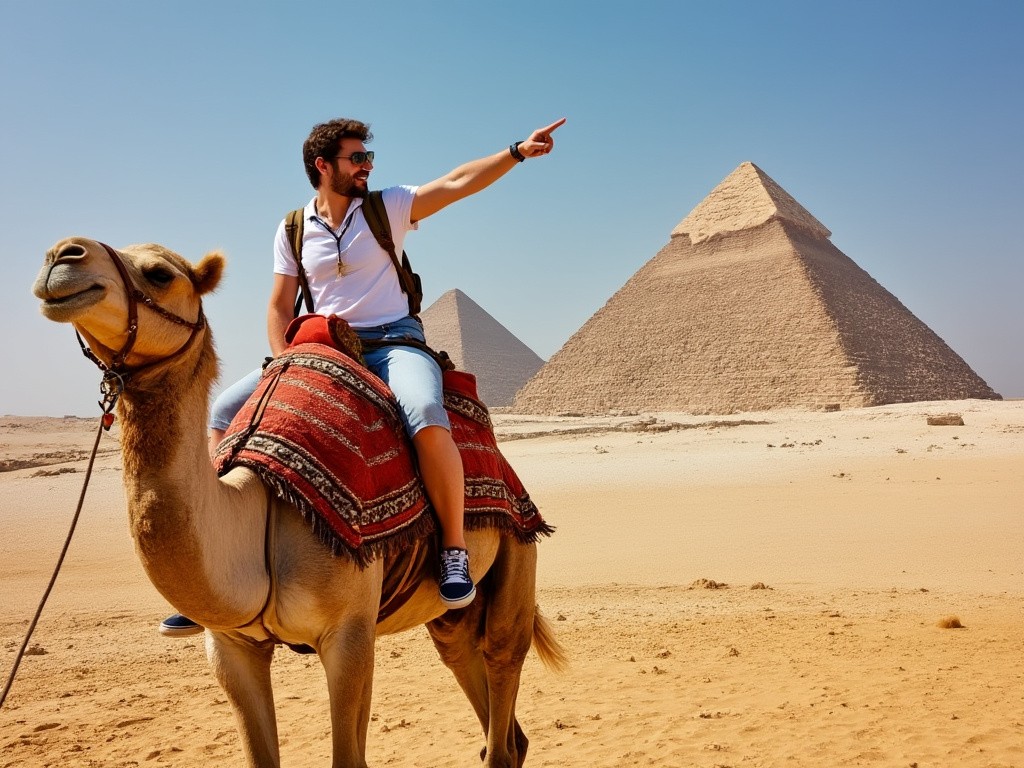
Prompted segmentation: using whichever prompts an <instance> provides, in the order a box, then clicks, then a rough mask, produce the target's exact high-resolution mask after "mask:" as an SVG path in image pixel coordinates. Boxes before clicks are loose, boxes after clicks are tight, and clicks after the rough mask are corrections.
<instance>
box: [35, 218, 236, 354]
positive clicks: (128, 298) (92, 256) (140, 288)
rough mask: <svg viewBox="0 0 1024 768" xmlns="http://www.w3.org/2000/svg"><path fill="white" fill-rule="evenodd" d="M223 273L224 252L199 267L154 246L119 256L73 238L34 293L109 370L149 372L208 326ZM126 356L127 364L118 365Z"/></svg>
mask: <svg viewBox="0 0 1024 768" xmlns="http://www.w3.org/2000/svg"><path fill="white" fill-rule="evenodd" d="M118 262H120V264H118ZM122 270H123V271H122ZM223 270H224V257H223V256H222V255H221V254H220V253H217V252H213V253H209V254H207V255H206V256H204V257H203V258H202V259H201V260H200V262H199V263H198V264H196V265H195V266H193V265H192V264H190V263H189V262H188V261H186V260H185V259H183V258H182V257H181V256H179V255H178V254H176V253H173V252H172V251H169V250H168V249H166V248H164V247H162V246H160V245H156V244H153V243H148V244H145V245H132V246H128V247H126V248H123V249H121V250H119V251H113V249H110V250H108V248H107V246H104V245H103V244H102V243H99V242H96V241H95V240H88V239H86V238H84V237H72V238H68V239H66V240H61V241H60V242H59V243H57V244H56V245H54V246H53V248H51V249H50V250H49V251H48V252H47V254H46V260H45V262H44V263H43V268H42V270H41V271H40V272H39V276H38V277H37V278H36V281H35V283H34V285H33V286H32V292H33V293H34V294H35V295H36V296H37V297H38V298H39V299H40V300H41V301H42V305H41V307H40V309H41V311H42V313H43V315H44V316H45V317H47V318H48V319H50V320H53V321H54V322H58V323H71V324H72V325H73V326H74V327H75V329H76V330H77V331H78V332H79V333H80V334H81V335H82V337H83V338H84V339H85V340H86V343H87V344H88V345H89V347H90V348H91V349H92V350H93V353H94V354H95V355H96V357H97V358H98V359H99V360H101V361H102V362H103V363H104V364H105V365H108V366H109V365H111V363H112V361H113V362H115V363H123V364H124V365H125V366H127V367H143V366H145V365H147V364H151V363H153V362H156V361H159V360H162V359H166V358H169V357H172V356H173V355H175V354H177V353H178V352H179V351H181V350H182V349H183V348H184V347H185V346H186V345H188V344H189V343H190V342H191V340H192V338H193V337H194V336H195V334H196V332H197V330H199V329H201V328H202V327H203V325H204V321H203V314H202V301H201V297H202V296H203V294H206V293H209V292H210V291H212V290H213V289H214V288H216V287H217V284H218V282H219V281H220V278H221V274H222V272H223ZM133 311H134V312H135V313H136V314H137V331H136V333H135V334H134V337H133V335H132V334H131V332H130V329H129V317H130V315H131V313H132V312H133ZM123 350H128V351H127V352H126V354H125V358H124V359H123V360H117V357H118V354H119V352H120V351H123Z"/></svg>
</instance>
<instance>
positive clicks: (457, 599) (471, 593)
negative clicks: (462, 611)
mask: <svg viewBox="0 0 1024 768" xmlns="http://www.w3.org/2000/svg"><path fill="white" fill-rule="evenodd" d="M438 588H439V591H440V592H441V602H442V603H444V606H445V608H448V609H452V608H465V607H466V606H467V605H469V604H470V603H472V602H473V598H474V597H476V587H474V586H473V580H472V579H470V578H469V552H467V551H466V550H464V549H460V548H459V547H448V548H446V549H442V550H441V583H440V585H439V587H438Z"/></svg>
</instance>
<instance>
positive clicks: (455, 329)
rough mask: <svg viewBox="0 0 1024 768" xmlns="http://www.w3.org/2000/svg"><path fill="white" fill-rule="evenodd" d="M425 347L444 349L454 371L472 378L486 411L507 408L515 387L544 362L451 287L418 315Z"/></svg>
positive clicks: (466, 297)
mask: <svg viewBox="0 0 1024 768" xmlns="http://www.w3.org/2000/svg"><path fill="white" fill-rule="evenodd" d="M420 318H421V319H422V320H423V328H424V331H425V333H426V337H427V343H428V344H429V345H430V346H431V347H433V348H434V349H437V350H444V351H445V352H447V353H448V355H449V356H450V357H451V359H452V362H453V363H455V367H456V368H458V369H459V370H460V371H467V372H468V373H472V374H473V375H474V376H476V382H477V393H478V394H479V395H480V399H481V400H483V401H484V403H485V404H486V405H488V406H490V407H499V406H506V405H511V404H512V400H513V398H514V397H515V394H516V392H517V391H519V388H520V387H522V386H523V384H525V383H526V382H527V381H529V380H530V378H531V377H532V376H533V375H534V374H535V373H536V372H537V371H539V370H540V368H541V366H542V365H544V361H543V360H542V359H541V358H540V357H539V356H538V355H537V354H536V353H535V352H534V351H533V350H532V349H530V348H529V347H528V346H526V345H525V344H523V342H521V341H520V340H519V339H517V338H516V337H515V336H514V335H513V334H512V332H511V331H509V330H508V329H507V328H506V327H505V326H503V325H502V324H501V323H499V322H498V321H497V320H495V319H494V318H493V317H491V316H490V315H489V314H488V313H487V312H486V311H484V309H483V308H482V307H481V306H480V305H479V304H477V303H476V302H475V301H473V300H472V299H471V298H469V296H467V295H466V294H465V293H463V292H462V291H460V290H459V289H458V288H454V289H452V290H450V291H448V292H447V293H445V294H444V295H442V296H441V297H440V298H439V299H438V300H437V301H435V302H434V303H433V304H431V305H430V306H429V307H427V308H426V309H425V310H424V311H423V313H422V314H421V315H420Z"/></svg>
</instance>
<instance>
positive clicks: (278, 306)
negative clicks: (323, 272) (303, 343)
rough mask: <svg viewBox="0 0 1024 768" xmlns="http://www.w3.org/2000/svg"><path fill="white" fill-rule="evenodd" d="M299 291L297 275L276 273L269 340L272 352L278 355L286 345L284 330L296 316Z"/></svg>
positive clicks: (269, 323)
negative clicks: (296, 297)
mask: <svg viewBox="0 0 1024 768" xmlns="http://www.w3.org/2000/svg"><path fill="white" fill-rule="evenodd" d="M298 291H299V278H298V277H296V276H295V275H281V274H277V273H275V274H274V284H273V286H271V288H270V303H269V305H268V306H267V340H268V341H269V342H270V352H271V354H273V355H274V357H277V356H278V355H280V354H281V353H282V352H283V351H284V348H285V346H287V345H286V344H285V341H284V332H285V330H287V328H288V324H289V323H291V321H292V319H293V318H294V316H295V296H296V294H297V293H298Z"/></svg>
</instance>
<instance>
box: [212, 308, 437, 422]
mask: <svg viewBox="0 0 1024 768" xmlns="http://www.w3.org/2000/svg"><path fill="white" fill-rule="evenodd" d="M354 330H355V332H356V335H358V336H359V338H361V339H374V340H378V339H385V340H387V339H413V340H414V341H421V342H422V341H424V340H425V339H424V336H423V324H422V323H420V321H419V320H416V319H415V318H413V317H404V318H402V319H401V320H396V321H395V322H393V323H387V324H386V325H376V326H373V327H371V328H355V329H354ZM363 357H364V358H365V359H366V367H367V368H369V369H370V370H371V371H372V372H373V373H374V374H375V375H377V376H378V377H380V378H381V379H383V380H384V383H385V384H387V385H388V386H389V387H390V388H391V391H392V392H394V393H395V398H396V399H397V400H398V406H399V410H400V413H401V416H402V423H403V424H404V425H405V431H406V433H407V434H408V435H409V437H412V436H413V435H415V434H416V433H417V432H419V431H420V430H421V429H423V428H424V427H444V428H445V429H447V430H448V431H451V424H449V422H448V412H447V411H445V409H444V398H443V394H442V390H441V368H440V366H439V365H438V364H437V361H435V360H434V358H432V357H431V356H430V355H428V354H427V353H426V352H423V351H422V350H419V349H416V348H414V347H400V346H399V347H380V348H379V349H374V350H370V351H366V352H364V353H363ZM262 374H263V370H262V369H257V370H255V371H253V372H252V373H250V374H248V375H247V376H245V378H243V379H241V380H239V381H237V382H235V383H234V384H232V385H231V386H230V387H228V388H227V389H225V390H224V391H223V392H221V393H220V395H218V396H217V399H216V400H214V401H213V406H212V407H211V409H210V428H211V429H219V430H221V431H224V430H227V428H228V426H229V425H230V424H231V420H232V419H233V418H235V414H236V413H238V412H239V411H240V410H241V409H242V406H243V405H245V401H246V400H248V399H249V397H250V396H251V395H252V393H253V392H255V391H256V387H257V386H258V385H259V381H260V376H261V375H262Z"/></svg>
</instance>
